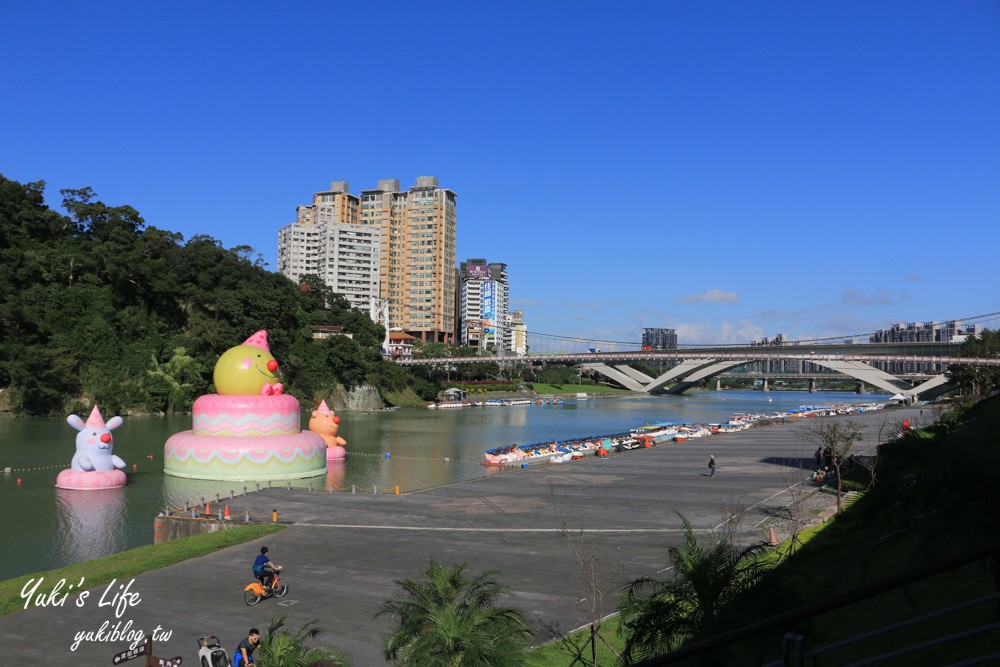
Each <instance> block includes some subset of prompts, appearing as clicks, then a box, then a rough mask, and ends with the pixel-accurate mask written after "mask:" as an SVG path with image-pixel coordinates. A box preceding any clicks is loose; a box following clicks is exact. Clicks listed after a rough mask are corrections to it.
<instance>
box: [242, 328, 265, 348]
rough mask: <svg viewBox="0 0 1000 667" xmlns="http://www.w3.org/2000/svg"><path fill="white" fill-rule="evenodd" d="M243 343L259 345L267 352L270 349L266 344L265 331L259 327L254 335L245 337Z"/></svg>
mask: <svg viewBox="0 0 1000 667" xmlns="http://www.w3.org/2000/svg"><path fill="white" fill-rule="evenodd" d="M243 344H244V345H253V346H254V347H259V348H260V349H262V350H266V351H268V352H270V351H271V348H269V347H268V346H267V332H266V331H264V330H263V329H261V330H260V331H258V332H257V333H255V334H254V335H252V336H250V337H249V338H247V339H246V340H245V341H243Z"/></svg>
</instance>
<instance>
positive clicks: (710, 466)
mask: <svg viewBox="0 0 1000 667" xmlns="http://www.w3.org/2000/svg"><path fill="white" fill-rule="evenodd" d="M708 476H709V477H715V454H709V455H708Z"/></svg>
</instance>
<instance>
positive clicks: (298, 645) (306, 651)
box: [258, 616, 347, 667]
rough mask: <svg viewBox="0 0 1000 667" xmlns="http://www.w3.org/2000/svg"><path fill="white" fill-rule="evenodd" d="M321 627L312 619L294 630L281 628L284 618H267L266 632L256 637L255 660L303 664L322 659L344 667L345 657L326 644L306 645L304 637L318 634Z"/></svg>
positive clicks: (273, 665) (290, 666)
mask: <svg viewBox="0 0 1000 667" xmlns="http://www.w3.org/2000/svg"><path fill="white" fill-rule="evenodd" d="M320 633H321V630H320V629H319V628H318V627H317V626H316V621H314V620H313V621H309V622H308V623H306V624H305V625H303V626H302V627H301V628H299V629H298V630H297V631H295V632H292V631H291V630H290V629H289V628H287V627H285V617H284V616H278V617H274V616H272V617H271V622H270V623H268V625H267V634H266V635H265V636H264V637H263V638H261V640H260V657H259V659H258V661H259V662H260V663H261V664H262V665H267V666H268V667H307V666H308V665H311V664H312V663H314V662H317V661H320V660H326V661H328V662H330V663H333V664H334V665H339V666H340V667H347V662H346V660H345V658H344V657H343V656H342V655H341V654H340V653H339V652H338V651H337V650H335V649H333V648H331V647H329V646H306V641H307V640H312V639H315V638H316V637H318V636H319V635H320Z"/></svg>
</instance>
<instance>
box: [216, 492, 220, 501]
mask: <svg viewBox="0 0 1000 667" xmlns="http://www.w3.org/2000/svg"><path fill="white" fill-rule="evenodd" d="M215 502H219V494H218V493H217V494H215Z"/></svg>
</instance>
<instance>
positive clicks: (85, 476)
mask: <svg viewBox="0 0 1000 667" xmlns="http://www.w3.org/2000/svg"><path fill="white" fill-rule="evenodd" d="M126 481H128V480H127V478H126V477H125V473H124V472H122V471H121V470H89V471H81V470H72V469H70V468H67V469H66V470H63V471H61V472H60V473H59V475H58V476H57V477H56V487H57V488H60V489H70V490H72V491H100V490H101V489H120V488H121V487H123V486H125V482H126Z"/></svg>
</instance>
